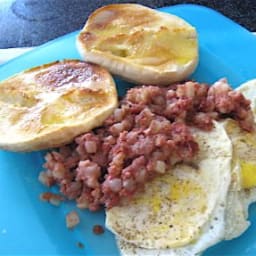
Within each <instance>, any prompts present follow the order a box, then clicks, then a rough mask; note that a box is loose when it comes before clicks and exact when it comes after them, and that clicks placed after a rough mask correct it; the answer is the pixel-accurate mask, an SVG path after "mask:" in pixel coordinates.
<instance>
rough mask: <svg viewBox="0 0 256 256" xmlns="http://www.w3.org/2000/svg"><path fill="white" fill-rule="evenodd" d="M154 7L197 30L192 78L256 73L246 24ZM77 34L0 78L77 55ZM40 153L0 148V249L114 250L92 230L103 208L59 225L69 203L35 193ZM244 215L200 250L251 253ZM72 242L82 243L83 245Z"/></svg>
mask: <svg viewBox="0 0 256 256" xmlns="http://www.w3.org/2000/svg"><path fill="white" fill-rule="evenodd" d="M160 10H161V11H164V12H169V13H173V14H176V15H178V16H181V17H182V18H184V19H186V20H187V21H188V22H190V23H191V24H193V25H194V26H195V27H196V28H197V30H198V33H199V41H200V62H199V66H198V68H197V70H196V72H195V73H194V74H193V75H192V78H193V79H196V80H198V81H201V82H208V83H212V82H214V81H215V80H217V79H219V78H221V77H226V78H227V79H228V80H229V82H230V83H231V84H232V86H233V87H236V86H238V85H239V84H240V83H243V82H245V81H246V80H248V79H252V78H254V77H255V76H256V64H255V53H256V37H254V36H253V35H252V34H251V33H250V32H248V31H247V30H246V29H244V28H243V27H241V26H239V25H238V24H236V23H234V22H233V21H231V20H229V19H228V18H226V17H224V16H222V15H221V14H219V13H217V12H215V11H213V10H211V9H208V8H205V7H202V6H196V5H176V6H172V7H166V8H162V9H160ZM77 34H78V32H74V33H71V34H68V35H66V36H64V37H61V38H59V39H57V40H54V41H52V42H49V43H47V44H45V45H43V46H41V47H39V48H37V49H35V50H33V51H31V52H29V53H27V54H25V55H23V56H21V57H19V58H16V59H14V60H12V61H10V62H8V63H6V64H5V65H2V66H0V80H2V79H4V78H7V77H8V76H10V75H12V74H14V73H16V72H18V71H21V70H24V69H26V68H30V67H32V66H36V65H39V64H43V63H47V62H51V61H55V60H59V59H66V58H80V57H79V54H78V52H77V50H76V48H75V38H76V35H77ZM117 83H118V85H120V84H121V83H122V82H121V81H118V82H117ZM126 86H127V84H126ZM120 93H123V92H122V91H120ZM13 136H15V134H14V135H13ZM43 155H44V153H43V152H34V153H10V152H6V151H0V162H1V166H0V205H1V212H0V254H2V255H7V254H8V255H10V254H12V255H14V254H19V255H37V254H40V255H79V254H81V255H82V254H83V255H118V250H117V248H116V245H115V241H114V236H113V235H112V234H111V233H110V232H108V231H106V232H105V233H104V234H103V235H101V236H96V235H93V234H92V227H93V225H95V224H101V225H104V212H98V213H90V212H88V211H80V210H78V213H79V215H80V217H81V225H79V227H77V228H76V229H74V230H73V231H70V230H67V229H66V227H65V215H66V213H67V212H69V211H70V210H73V209H75V205H74V204H73V203H68V204H63V205H61V206H60V207H54V206H51V205H49V204H46V203H43V202H41V201H40V200H39V194H40V193H41V192H44V191H45V187H43V186H42V185H41V184H40V183H39V182H38V179H37V177H38V173H39V172H40V171H41V169H42V164H43ZM250 220H251V222H252V225H251V227H250V228H249V230H247V231H246V233H245V234H244V235H242V236H241V237H239V238H237V239H235V240H232V241H229V242H222V243H220V244H218V245H217V246H214V247H212V248H210V249H209V250H207V251H206V252H205V253H204V255H208V256H209V255H214V256H216V255H256V236H255V233H256V206H255V205H252V206H251V207H250ZM78 242H82V243H83V244H84V248H83V249H81V248H79V247H78V246H77V243H78Z"/></svg>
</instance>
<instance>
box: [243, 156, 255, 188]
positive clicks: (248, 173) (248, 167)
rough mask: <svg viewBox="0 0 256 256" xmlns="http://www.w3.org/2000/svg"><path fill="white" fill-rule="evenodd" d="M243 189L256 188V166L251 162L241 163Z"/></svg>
mask: <svg viewBox="0 0 256 256" xmlns="http://www.w3.org/2000/svg"><path fill="white" fill-rule="evenodd" d="M240 166H241V179H242V187H243V188H244V189H249V188H253V187H256V164H255V163H252V162H249V161H240Z"/></svg>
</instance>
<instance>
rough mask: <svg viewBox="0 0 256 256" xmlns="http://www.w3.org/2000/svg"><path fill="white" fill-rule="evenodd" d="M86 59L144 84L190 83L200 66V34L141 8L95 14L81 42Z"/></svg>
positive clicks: (174, 18) (107, 8)
mask: <svg viewBox="0 0 256 256" xmlns="http://www.w3.org/2000/svg"><path fill="white" fill-rule="evenodd" d="M77 48H78V50H79V52H80V54H81V56H82V57H83V58H84V59H85V60H86V61H90V62H93V63H97V64H100V65H102V66H103V67H105V68H107V69H108V70H109V71H110V72H111V73H113V74H116V75H119V76H121V77H122V78H124V79H126V80H128V81H131V82H135V83H139V84H157V85H166V84H170V83H171V82H176V81H180V80H184V79H185V78H187V77H188V76H189V75H190V74H191V73H192V72H193V71H194V70H195V68H196V66H197V62H198V42H197V32H196V30H195V28H194V27H192V26H191V25H190V24H188V23H187V22H185V21H184V20H183V19H181V18H179V17H177V16H174V15H171V14H167V13H163V12H160V11H156V10H153V9H150V8H148V7H144V6H142V5H138V4H112V5H107V6H104V7H102V8H99V9H97V10H96V11H94V12H93V13H92V14H91V15H90V17H89V18H88V20H87V22H86V24H85V26H84V28H83V29H82V31H81V32H80V33H79V35H78V37H77Z"/></svg>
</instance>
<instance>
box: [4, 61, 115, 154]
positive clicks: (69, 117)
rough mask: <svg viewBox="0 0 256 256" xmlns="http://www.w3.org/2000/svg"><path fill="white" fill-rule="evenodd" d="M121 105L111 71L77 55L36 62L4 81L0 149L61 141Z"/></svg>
mask: <svg viewBox="0 0 256 256" xmlns="http://www.w3.org/2000/svg"><path fill="white" fill-rule="evenodd" d="M116 106H117V91H116V87H115V83H114V81H113V79H112V76H111V75H110V74H109V72H108V71H107V70H105V69H104V68H102V67H100V66H98V65H95V64H89V63H86V62H83V61H78V60H65V61H60V62H54V63H50V64H46V65H43V66H39V67H35V68H32V69H29V70H26V71H24V72H22V73H19V74H17V75H15V76H13V77H10V78H8V79H7V80H4V81H2V82H0V134H1V136H0V148H3V149H6V150H12V151H32V150H39V149H46V148H52V147H57V146H61V145H63V144H66V143H69V142H71V141H72V139H73V138H74V137H75V136H77V135H79V134H81V133H84V132H87V131H89V130H91V129H92V128H95V127H97V126H100V125H101V124H102V123H103V121H104V120H105V119H106V118H107V117H108V116H109V115H110V114H111V113H112V111H113V109H114V108H115V107H116Z"/></svg>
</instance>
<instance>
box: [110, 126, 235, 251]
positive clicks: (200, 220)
mask: <svg viewBox="0 0 256 256" xmlns="http://www.w3.org/2000/svg"><path fill="white" fill-rule="evenodd" d="M195 134H196V137H197V141H198V143H199V147H200V152H199V154H198V156H197V158H196V159H195V161H194V163H193V165H192V166H191V165H186V164H181V165H177V166H176V167H175V168H173V169H172V170H170V172H169V173H166V174H165V175H164V176H161V177H158V178H156V179H155V180H154V181H152V182H151V183H149V184H146V185H145V191H144V192H142V193H140V194H138V195H136V196H135V198H134V199H133V200H132V202H129V204H126V203H125V202H124V204H123V205H121V206H117V207H113V208H111V209H110V210H108V211H107V218H106V226H107V227H108V228H109V229H110V230H111V231H112V232H114V233H115V234H116V235H117V236H118V239H120V240H119V241H120V242H119V244H120V248H121V250H122V248H124V247H125V248H127V247H129V246H131V248H133V249H136V250H137V249H138V250H140V249H139V248H136V247H142V248H146V249H143V250H146V251H147V250H148V249H154V250H157V251H158V250H159V249H162V250H160V251H159V252H161V255H165V253H166V252H168V253H170V252H173V253H175V251H176V250H179V249H178V248H183V249H184V251H183V252H184V253H185V251H187V252H189V251H191V250H192V248H193V247H194V249H193V250H194V251H195V252H200V251H201V250H203V249H205V246H206V248H207V246H210V245H212V244H213V243H216V241H219V240H220V239H221V238H222V237H223V235H224V231H225V225H224V216H225V210H224V209H225V204H226V196H227V193H228V188H229V185H230V181H231V159H232V145H231V141H230V140H229V138H228V136H227V134H226V132H225V130H224V129H223V127H221V126H220V125H219V124H217V123H215V127H214V129H213V130H212V131H211V132H202V131H199V130H195ZM216 139H218V140H220V141H222V143H223V144H222V143H220V144H218V143H215V141H216ZM127 243H128V244H127ZM187 245H190V246H191V247H188V248H187V249H186V248H185V246H187ZM169 248H172V249H169ZM173 248H176V249H173ZM125 250H126V249H125ZM154 250H153V251H151V250H148V254H154V252H155V251H154ZM128 251H129V250H128ZM162 253H163V254H162ZM143 254H144V252H142V254H141V255H143ZM156 255H157V254H156Z"/></svg>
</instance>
